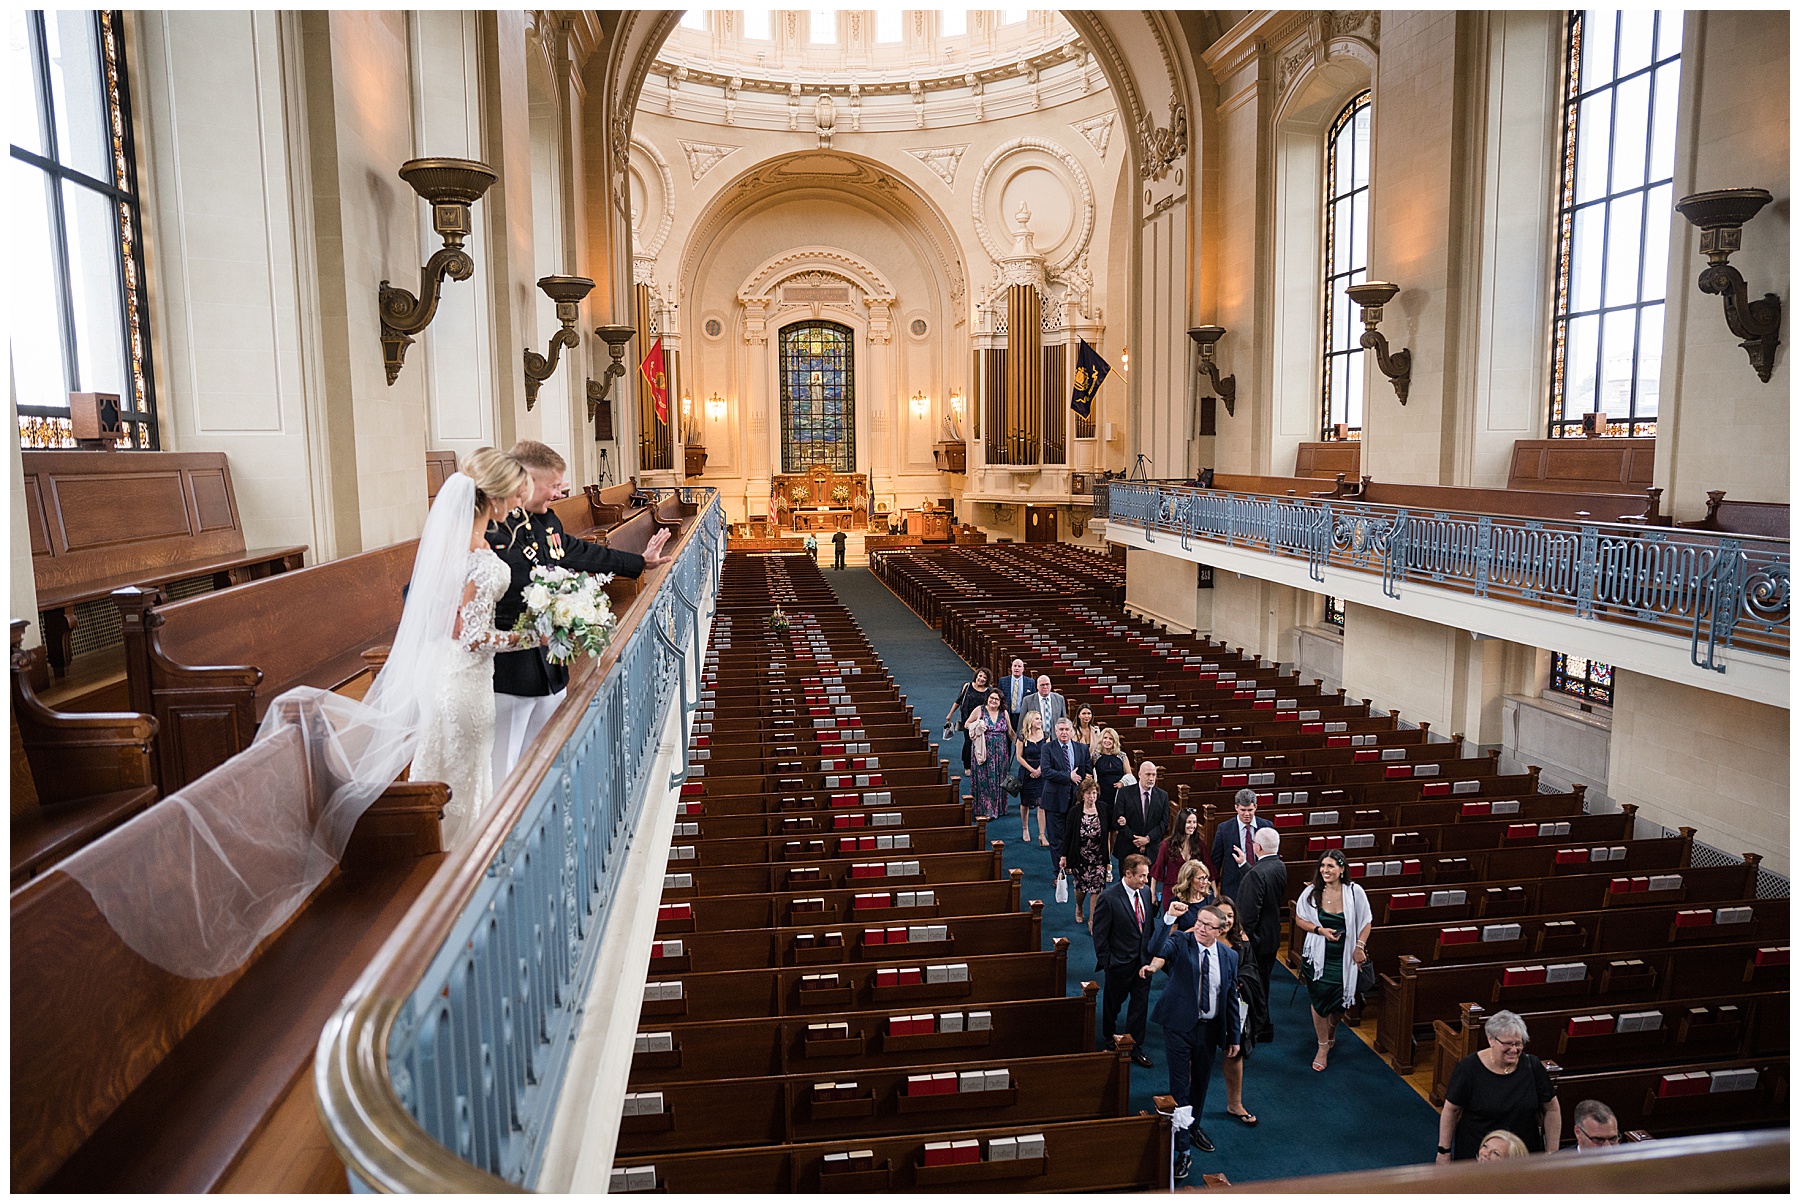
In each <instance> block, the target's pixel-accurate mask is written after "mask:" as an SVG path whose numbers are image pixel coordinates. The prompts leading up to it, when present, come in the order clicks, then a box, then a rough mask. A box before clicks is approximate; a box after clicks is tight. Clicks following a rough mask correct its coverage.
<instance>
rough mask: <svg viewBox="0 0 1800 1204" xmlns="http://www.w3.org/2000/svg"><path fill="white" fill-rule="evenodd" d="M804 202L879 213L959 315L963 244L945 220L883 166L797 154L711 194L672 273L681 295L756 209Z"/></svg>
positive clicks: (843, 156) (839, 156)
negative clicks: (817, 200)
mask: <svg viewBox="0 0 1800 1204" xmlns="http://www.w3.org/2000/svg"><path fill="white" fill-rule="evenodd" d="M806 196H817V197H821V198H829V199H832V200H835V201H840V202H845V203H851V204H854V205H855V206H856V207H858V208H862V209H866V210H871V211H874V212H877V213H879V214H880V215H881V216H882V217H883V218H885V219H886V221H887V222H888V223H889V224H890V225H892V227H893V228H894V229H895V230H896V231H897V232H899V233H900V234H901V236H902V237H906V238H908V239H910V240H911V241H912V242H914V244H915V247H916V250H917V251H918V253H919V256H920V258H921V260H922V261H924V262H927V263H931V264H933V265H934V267H935V268H936V269H937V274H938V276H939V277H940V278H941V279H942V280H943V281H944V282H945V285H946V288H947V292H948V294H949V298H948V299H949V302H950V309H951V312H952V313H958V312H960V311H961V309H962V301H963V298H964V295H965V294H966V292H967V290H968V271H967V267H966V265H965V263H964V261H963V254H962V248H961V244H960V243H959V242H958V240H957V237H956V235H955V233H954V232H953V230H952V227H951V224H950V222H949V220H948V218H947V217H946V216H945V215H944V213H943V212H942V211H941V210H940V209H939V208H938V206H937V205H935V204H934V203H933V202H932V201H931V200H930V199H929V198H927V197H926V196H925V195H924V194H923V193H921V192H920V191H919V190H918V189H916V188H914V187H913V186H912V184H911V183H910V182H908V181H907V180H906V179H905V178H903V177H901V176H899V175H897V174H895V173H893V172H890V171H888V170H887V169H886V168H885V167H884V166H883V165H882V164H880V163H878V162H876V161H874V160H872V159H867V158H864V157H863V156H860V155H852V154H847V153H845V152H843V151H837V150H831V151H797V152H795V153H793V154H789V155H783V156H780V157H778V158H773V159H764V160H762V161H761V162H759V163H757V164H755V165H754V166H752V167H750V168H748V169H747V170H745V171H743V172H742V173H740V174H739V175H738V176H737V178H735V179H734V180H732V181H731V182H730V183H729V184H727V185H726V186H725V187H723V188H721V189H720V190H719V191H718V193H717V194H715V195H714V196H713V198H712V200H711V201H710V202H708V204H707V206H706V208H705V209H704V210H702V211H701V213H700V214H699V215H698V216H697V217H696V218H695V221H694V224H693V228H692V231H691V233H690V234H689V235H688V237H687V239H686V241H685V243H684V244H683V245H682V253H681V260H680V263H679V266H678V267H677V270H676V281H677V286H678V289H679V291H680V295H682V296H689V295H692V293H691V290H692V288H693V286H694V283H695V281H696V279H697V278H698V276H699V274H700V273H701V271H702V270H703V268H704V265H705V263H706V262H707V260H708V258H709V257H710V255H711V254H712V252H713V250H714V248H716V247H717V246H718V245H719V241H720V240H721V239H723V238H726V237H728V236H729V234H730V232H731V230H732V229H733V228H734V227H735V226H737V225H738V224H740V223H741V222H742V221H743V220H745V219H746V218H747V217H749V216H751V215H752V214H754V213H755V212H756V211H758V210H759V209H761V208H762V207H764V206H766V205H768V204H769V203H771V202H773V201H775V200H777V199H779V201H780V202H781V203H783V204H785V203H788V202H792V201H795V200H798V199H802V198H803V197H806Z"/></svg>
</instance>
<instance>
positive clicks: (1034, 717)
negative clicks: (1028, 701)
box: [1019, 711, 1044, 743]
mask: <svg viewBox="0 0 1800 1204" xmlns="http://www.w3.org/2000/svg"><path fill="white" fill-rule="evenodd" d="M1019 726H1020V729H1021V730H1020V733H1019V734H1020V736H1021V738H1023V739H1024V740H1025V741H1026V742H1027V743H1030V742H1031V741H1032V740H1042V739H1043V738H1044V716H1043V714H1042V713H1041V712H1038V711H1026V712H1025V720H1024V722H1023V723H1021V724H1020V725H1019ZM1033 728H1035V729H1036V730H1037V735H1036V736H1033V735H1032V734H1031V733H1032V729H1033Z"/></svg>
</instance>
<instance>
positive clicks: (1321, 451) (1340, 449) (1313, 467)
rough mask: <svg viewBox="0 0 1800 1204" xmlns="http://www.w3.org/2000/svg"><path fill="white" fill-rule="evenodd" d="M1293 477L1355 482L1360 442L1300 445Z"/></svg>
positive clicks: (1359, 458)
mask: <svg viewBox="0 0 1800 1204" xmlns="http://www.w3.org/2000/svg"><path fill="white" fill-rule="evenodd" d="M1294 475H1295V476H1297V477H1323V478H1324V479H1326V480H1332V479H1334V478H1336V477H1338V476H1340V475H1341V476H1346V477H1349V478H1350V479H1351V480H1352V481H1354V480H1356V479H1357V478H1358V477H1360V476H1361V475H1362V440H1360V439H1330V440H1325V441H1323V442H1313V443H1302V444H1301V445H1300V446H1299V447H1297V448H1295V449H1294ZM1215 479H1216V478H1215Z"/></svg>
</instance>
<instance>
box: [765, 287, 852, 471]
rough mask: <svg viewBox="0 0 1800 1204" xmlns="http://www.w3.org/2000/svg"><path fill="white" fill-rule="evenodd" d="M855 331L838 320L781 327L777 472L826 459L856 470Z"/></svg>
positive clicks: (838, 468)
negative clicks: (779, 447) (779, 437)
mask: <svg viewBox="0 0 1800 1204" xmlns="http://www.w3.org/2000/svg"><path fill="white" fill-rule="evenodd" d="M852 334H853V332H852V331H851V329H850V328H849V327H848V326H844V325H842V324H840V323H837V322H798V323H795V324H794V325H792V326H788V327H784V328H783V329H782V332H781V471H783V472H805V471H806V470H807V469H809V468H811V467H812V466H813V465H814V464H828V465H830V466H831V468H832V469H834V470H835V471H837V472H855V471H856V379H855V367H856V365H855V355H854V352H853V349H852V345H851V337H852Z"/></svg>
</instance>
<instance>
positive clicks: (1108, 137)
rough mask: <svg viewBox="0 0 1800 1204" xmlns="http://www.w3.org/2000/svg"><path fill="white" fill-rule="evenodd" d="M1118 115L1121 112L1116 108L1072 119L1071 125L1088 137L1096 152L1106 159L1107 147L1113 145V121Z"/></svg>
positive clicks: (1084, 136)
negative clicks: (1096, 115)
mask: <svg viewBox="0 0 1800 1204" xmlns="http://www.w3.org/2000/svg"><path fill="white" fill-rule="evenodd" d="M1118 116H1119V114H1118V112H1117V111H1116V110H1115V111H1114V112H1111V113H1102V114H1100V115H1099V116H1098V117H1088V118H1084V119H1083V120H1081V121H1071V122H1070V123H1069V126H1070V128H1072V129H1073V130H1074V131H1075V132H1076V133H1078V134H1080V135H1081V136H1082V137H1083V138H1086V139H1087V140H1088V145H1089V146H1091V147H1093V148H1094V153H1095V154H1096V155H1099V156H1100V157H1101V158H1102V159H1104V158H1106V148H1107V147H1109V146H1111V145H1112V128H1113V121H1114V120H1115V119H1116V118H1117V117H1118Z"/></svg>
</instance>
